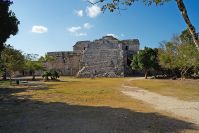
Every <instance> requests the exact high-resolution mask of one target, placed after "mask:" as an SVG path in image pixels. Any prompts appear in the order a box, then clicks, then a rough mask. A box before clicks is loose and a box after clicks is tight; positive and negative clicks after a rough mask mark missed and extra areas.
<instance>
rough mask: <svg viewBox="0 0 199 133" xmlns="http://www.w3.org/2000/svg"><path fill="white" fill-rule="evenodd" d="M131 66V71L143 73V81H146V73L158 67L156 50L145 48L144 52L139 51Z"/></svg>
mask: <svg viewBox="0 0 199 133" xmlns="http://www.w3.org/2000/svg"><path fill="white" fill-rule="evenodd" d="M131 66H132V68H133V69H137V70H142V71H144V73H145V79H147V76H148V72H149V71H150V70H152V69H155V68H157V66H159V64H158V50H157V49H152V48H147V47H145V48H144V50H140V51H139V52H138V54H136V55H135V56H134V57H133V60H132V63H131Z"/></svg>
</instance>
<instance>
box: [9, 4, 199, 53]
mask: <svg viewBox="0 0 199 133" xmlns="http://www.w3.org/2000/svg"><path fill="white" fill-rule="evenodd" d="M184 2H185V5H186V7H187V10H188V14H189V17H190V19H191V21H192V23H193V24H194V26H195V27H196V29H197V30H199V14H198V11H199V0H191V2H190V0H184ZM11 9H12V10H13V11H14V12H15V14H16V16H17V17H18V19H19V20H20V26H19V33H18V34H17V35H16V36H14V37H11V38H10V39H9V40H8V41H7V43H8V44H11V45H13V46H14V47H15V48H17V49H20V50H22V51H23V52H24V53H34V54H39V55H44V54H45V53H46V52H51V51H71V50H72V46H73V45H74V44H75V43H76V42H77V41H82V40H95V39H98V38H101V37H102V36H105V35H107V34H114V35H115V36H117V37H118V38H119V39H135V38H136V39H139V40H140V44H141V48H143V47H144V46H148V47H158V46H159V42H161V41H163V40H169V39H170V38H171V37H172V36H173V35H174V34H179V33H180V32H181V31H182V30H184V29H185V28H186V25H185V22H184V20H183V19H182V16H181V14H180V12H179V10H178V8H177V6H176V4H175V2H174V1H173V2H170V3H168V4H165V5H163V6H159V7H155V6H151V7H147V6H144V5H143V4H141V3H137V4H135V5H133V6H132V7H130V8H128V10H124V11H121V13H120V14H118V13H109V11H106V12H105V13H101V12H100V11H99V7H98V6H94V7H92V6H91V5H90V4H89V3H87V2H86V1H85V0H57V1H55V0H14V4H13V5H12V6H11Z"/></svg>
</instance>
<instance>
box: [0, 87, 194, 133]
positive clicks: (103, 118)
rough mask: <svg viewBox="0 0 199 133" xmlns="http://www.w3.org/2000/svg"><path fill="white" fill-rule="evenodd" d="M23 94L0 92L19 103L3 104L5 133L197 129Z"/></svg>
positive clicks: (0, 123)
mask: <svg viewBox="0 0 199 133" xmlns="http://www.w3.org/2000/svg"><path fill="white" fill-rule="evenodd" d="M9 89H10V88H9ZM22 91H26V89H20V88H18V90H17V91H16V90H14V91H12V90H9V91H6V90H4V89H3V90H1V91H0V93H1V96H3V95H7V97H8V98H9V99H10V98H11V99H12V100H13V99H14V100H15V101H18V102H17V103H18V104H14V102H10V103H6V102H5V101H0V132H1V133H174V132H175V133H176V132H180V131H184V130H196V129H197V127H196V126H195V125H194V124H192V123H189V122H185V121H182V120H177V119H174V118H170V117H167V116H163V115H160V114H157V113H142V112H136V111H133V110H128V109H123V108H111V107H93V106H80V105H69V104H66V103H58V102H51V103H45V102H42V101H36V100H31V99H30V97H27V98H26V100H21V97H17V96H14V95H12V94H14V93H19V92H22Z"/></svg>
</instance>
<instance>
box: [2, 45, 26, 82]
mask: <svg viewBox="0 0 199 133" xmlns="http://www.w3.org/2000/svg"><path fill="white" fill-rule="evenodd" d="M1 60H2V62H3V66H4V68H6V71H7V72H8V74H9V77H10V81H11V80H12V76H13V75H14V73H15V72H16V71H19V70H22V69H23V67H24V56H23V54H22V52H21V51H20V50H16V49H14V48H13V47H11V46H6V47H5V49H4V50H3V51H2V53H1Z"/></svg>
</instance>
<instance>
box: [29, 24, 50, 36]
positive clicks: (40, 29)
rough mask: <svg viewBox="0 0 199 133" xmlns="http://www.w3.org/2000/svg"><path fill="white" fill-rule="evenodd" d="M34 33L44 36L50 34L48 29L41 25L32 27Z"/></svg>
mask: <svg viewBox="0 0 199 133" xmlns="http://www.w3.org/2000/svg"><path fill="white" fill-rule="evenodd" d="M32 32H33V33H39V34H42V33H46V32H48V28H47V27H45V26H41V25H35V26H33V27H32Z"/></svg>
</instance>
